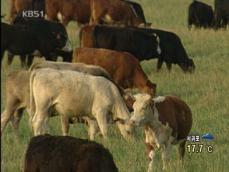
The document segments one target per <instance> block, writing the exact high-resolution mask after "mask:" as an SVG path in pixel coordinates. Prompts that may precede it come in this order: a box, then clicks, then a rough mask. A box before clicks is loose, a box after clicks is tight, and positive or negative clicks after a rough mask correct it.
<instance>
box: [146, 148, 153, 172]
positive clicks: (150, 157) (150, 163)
mask: <svg viewBox="0 0 229 172" xmlns="http://www.w3.org/2000/svg"><path fill="white" fill-rule="evenodd" d="M154 155H155V152H154V149H151V151H150V152H149V155H148V157H149V159H150V162H149V165H148V170H147V172H152V171H153V160H154Z"/></svg>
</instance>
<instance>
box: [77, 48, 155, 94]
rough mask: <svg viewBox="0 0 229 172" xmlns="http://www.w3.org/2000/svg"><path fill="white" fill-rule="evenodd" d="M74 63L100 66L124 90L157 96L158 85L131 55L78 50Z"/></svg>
mask: <svg viewBox="0 0 229 172" xmlns="http://www.w3.org/2000/svg"><path fill="white" fill-rule="evenodd" d="M73 62H81V63H86V64H93V65H98V66H100V67H102V68H104V69H105V70H106V71H107V72H108V73H110V75H111V77H112V79H113V80H114V82H115V83H117V84H118V85H119V86H121V87H122V88H138V89H139V90H140V91H142V92H144V93H148V94H151V95H153V96H154V95H155V91H156V84H154V83H151V81H150V80H149V79H148V77H147V76H146V74H145V73H144V71H143V70H142V68H141V66H140V64H139V62H138V60H137V59H136V58H135V57H134V56H133V55H131V54H130V53H127V52H118V51H113V50H108V49H102V48H76V49H75V52H74V54H73Z"/></svg>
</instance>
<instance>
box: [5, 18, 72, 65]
mask: <svg viewBox="0 0 229 172" xmlns="http://www.w3.org/2000/svg"><path fill="white" fill-rule="evenodd" d="M2 35H3V36H2V38H1V39H2V42H3V45H2V51H1V58H2V57H3V53H4V51H5V50H7V51H8V52H9V55H10V56H9V63H10V62H11V61H12V57H13V56H14V55H20V56H21V59H22V64H24V63H25V59H26V56H28V62H27V64H28V66H29V65H30V64H31V63H32V59H33V56H34V55H38V56H44V57H45V58H46V59H47V60H55V59H56V54H58V53H57V52H56V51H57V50H58V51H59V50H60V49H61V48H63V47H64V46H65V45H66V42H67V39H68V35H67V32H66V29H65V28H64V26H63V25H62V24H60V23H56V22H51V21H47V20H44V19H39V18H22V17H18V18H16V19H15V20H14V24H13V25H8V24H5V23H4V24H2ZM35 52H36V53H35Z"/></svg>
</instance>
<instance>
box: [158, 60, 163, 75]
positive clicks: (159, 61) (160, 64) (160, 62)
mask: <svg viewBox="0 0 229 172" xmlns="http://www.w3.org/2000/svg"><path fill="white" fill-rule="evenodd" d="M162 64H163V59H161V58H159V59H158V61H157V72H159V70H160V69H161V66H162Z"/></svg>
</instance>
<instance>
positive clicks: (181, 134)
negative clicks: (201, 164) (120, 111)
mask: <svg viewBox="0 0 229 172" xmlns="http://www.w3.org/2000/svg"><path fill="white" fill-rule="evenodd" d="M135 99H136V101H135V102H134V104H133V109H134V115H133V116H132V117H131V118H130V120H129V122H128V124H127V129H128V130H129V131H131V130H132V129H133V128H134V127H136V126H144V127H145V143H146V149H147V156H148V157H149V159H150V163H149V168H148V171H152V166H153V158H154V154H155V153H154V152H155V150H156V149H161V151H162V154H161V156H162V161H163V169H166V160H167V157H168V153H169V151H170V149H171V144H175V143H179V154H180V158H181V159H183V156H184V152H185V142H186V137H187V136H188V134H189V132H190V129H191V126H192V114H191V110H190V109H189V107H188V105H187V104H186V103H185V102H184V101H182V100H181V99H179V98H178V97H175V96H165V97H161V96H160V97H157V98H154V99H152V98H151V96H150V95H148V94H138V95H136V96H135Z"/></svg>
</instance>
